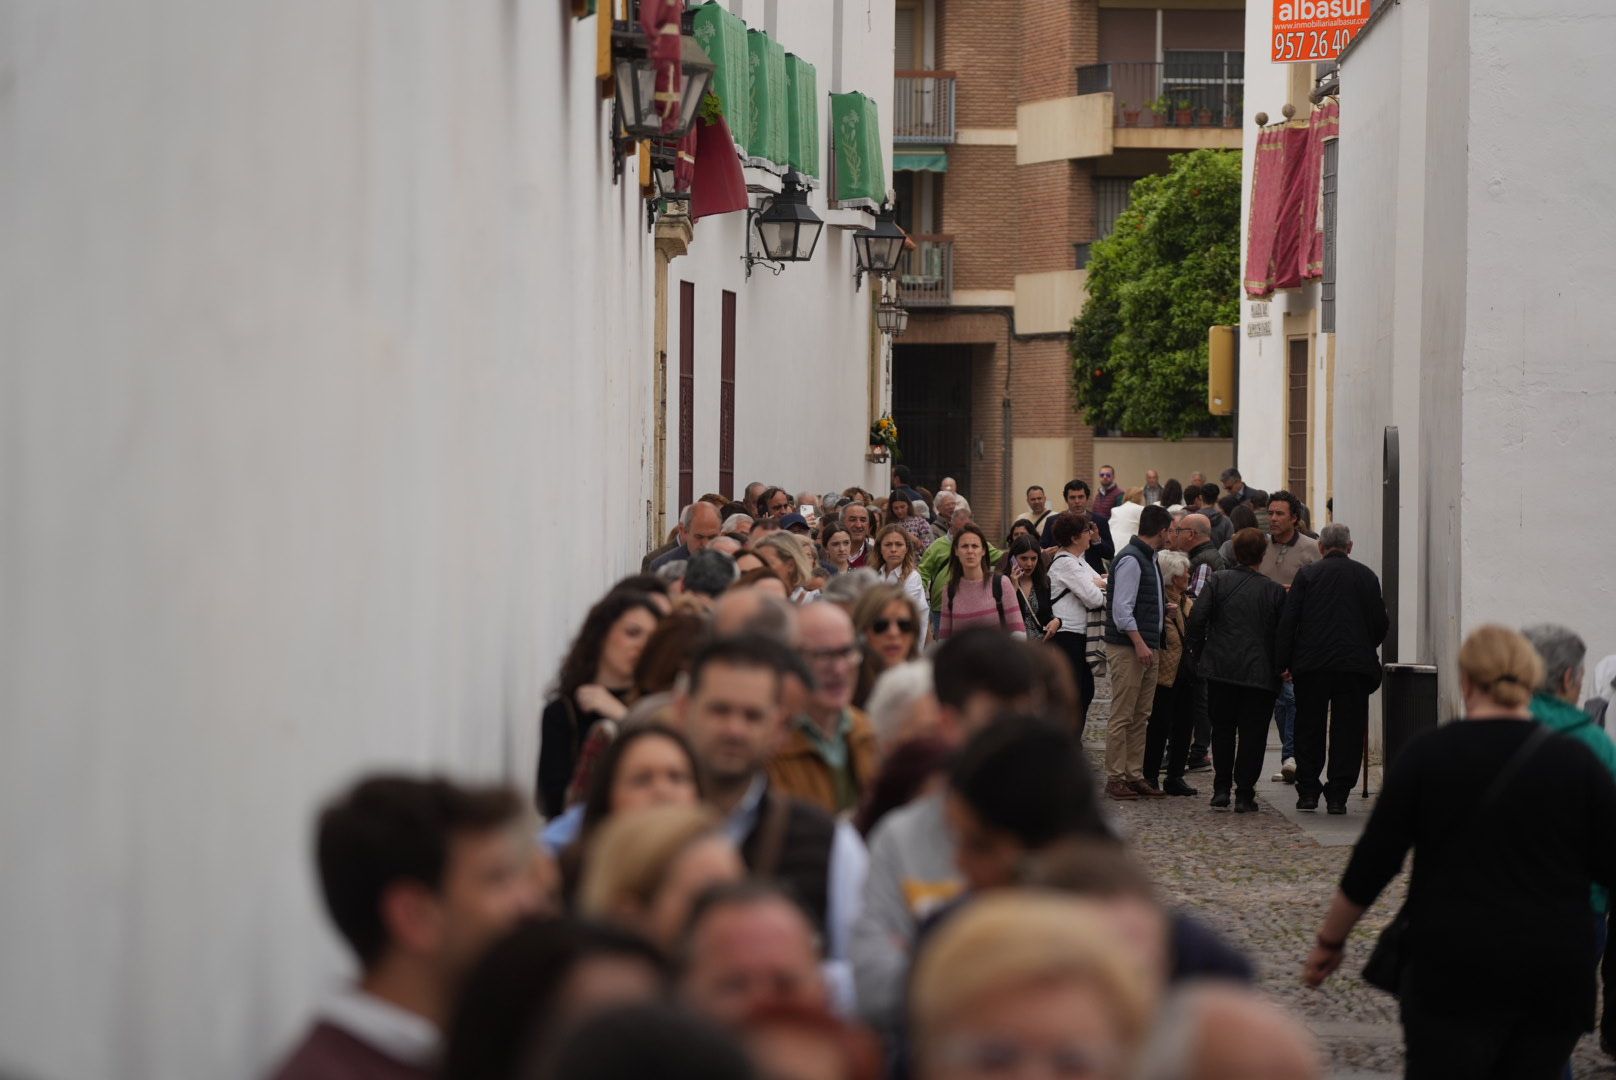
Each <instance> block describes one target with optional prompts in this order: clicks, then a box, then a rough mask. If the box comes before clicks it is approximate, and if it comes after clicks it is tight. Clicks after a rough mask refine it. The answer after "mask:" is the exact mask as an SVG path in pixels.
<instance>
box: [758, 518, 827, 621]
mask: <svg viewBox="0 0 1616 1080" xmlns="http://www.w3.org/2000/svg"><path fill="white" fill-rule="evenodd" d="M812 543H813V542H812V541H811V540H808V539H807V538H806V537H805V538H803V539H801V540H799V539H798V538H797V537H796V536H794V535H792V534H791V533H789V532H786V531H784V530H781V531H777V532H772V533H769V534H768V535H767V536H765V537H764V538H763V539H762V540H759V541H758V542H757V543H756V544H753V545H751V548H752V550H753V551H755V552H756V553H757V556H758V558H760V559H762V560H763V562H764V564H765V565H766V566H768V568H769V569H770V570H772V571H773V572H774V575H775V576H776V577H778V578H779V579H780V583H781V584H782V585H784V586H785V587H786V595H787V596H788V597H789V598H790V599H791V601H792V603H799V604H800V603H802V602H803V601H804V600H811V599H813V597H812V596H809V595H807V594H806V593H805V591H804V590H805V587H806V586H807V584H808V582H809V581H811V580H812V579H813V576H814V560H813V556H812V555H811V554H810V552H809V548H810V547H811V546H812Z"/></svg>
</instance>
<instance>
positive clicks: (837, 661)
mask: <svg viewBox="0 0 1616 1080" xmlns="http://www.w3.org/2000/svg"><path fill="white" fill-rule="evenodd" d="M797 649H798V652H799V654H800V655H801V656H802V658H803V659H804V660H805V661H807V663H808V669H809V671H810V672H812V673H813V677H814V686H813V688H812V689H811V690H810V691H809V695H808V708H807V711H806V712H805V713H803V714H802V715H800V716H794V717H792V718H791V719H790V720H789V721H788V723H787V728H786V733H785V737H784V739H783V740H782V743H781V746H780V748H779V750H778V751H776V753H775V755H774V758H773V760H771V761H770V762H769V780H770V781H771V783H772V784H773V786H774V788H775V790H777V791H781V792H784V793H786V794H789V795H794V796H796V797H797V798H799V799H802V800H803V801H805V802H809V803H812V804H814V805H815V806H818V807H819V808H820V809H822V810H824V811H825V812H826V813H828V814H839V813H843V812H844V811H849V810H854V809H857V807H858V804H859V799H860V797H861V796H862V795H863V793H864V790H865V788H866V787H867V786H868V785H869V784H870V782H871V781H873V780H874V779H875V772H876V768H877V749H876V739H875V731H874V729H873V728H871V726H870V722H869V720H868V719H867V718H866V717H865V715H864V714H863V713H862V712H860V711H859V710H858V709H855V708H853V691H854V689H855V687H856V685H857V682H858V669H859V661H860V660H861V659H862V654H861V653H860V651H859V645H858V635H857V633H855V632H854V630H853V620H852V619H851V618H849V617H848V615H847V612H845V611H843V610H842V609H841V608H840V607H839V606H837V605H836V604H830V603H825V602H823V601H820V602H816V603H812V604H809V605H807V606H806V607H804V608H802V610H801V613H800V615H799V616H798V619H797Z"/></svg>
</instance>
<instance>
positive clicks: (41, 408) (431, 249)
mask: <svg viewBox="0 0 1616 1080" xmlns="http://www.w3.org/2000/svg"><path fill="white" fill-rule="evenodd" d="M599 6H600V8H601V9H602V11H609V10H610V9H611V6H612V5H611V4H610V3H608V2H606V0H602V3H601V4H600V5H599ZM725 7H726V9H727V10H730V11H731V12H732V13H734V14H736V15H738V16H740V17H741V18H743V19H745V20H746V21H747V22H748V23H749V24H750V25H752V26H754V27H757V28H760V29H761V28H765V27H767V28H769V29H770V30H771V31H773V32H774V33H775V34H776V35H777V38H778V40H779V41H781V42H782V43H783V44H784V45H785V47H786V48H787V49H790V50H792V51H793V52H796V53H797V54H798V55H800V56H802V57H804V58H805V59H807V60H809V61H811V62H812V63H813V64H814V65H815V66H816V67H817V69H818V72H819V90H820V91H821V102H820V106H821V107H820V113H819V123H820V128H819V138H820V139H825V138H826V136H827V134H828V122H827V117H826V115H825V112H826V108H827V106H826V103H825V99H824V95H828V94H829V93H831V92H834V91H838V90H846V91H852V90H861V91H863V92H865V93H866V94H868V95H870V96H872V97H873V98H875V99H876V100H877V102H878V105H879V107H880V108H881V111H882V112H883V114H885V107H886V102H887V100H888V95H890V92H891V78H892V61H891V56H892V51H891V50H892V23H891V9H890V5H881V4H877V5H875V6H874V9H873V10H872V11H871V12H869V13H866V11H865V8H864V5H862V4H860V5H857V10H856V11H854V10H853V8H854V5H853V4H851V3H844V0H794V2H793V3H791V4H780V3H777V2H776V0H730V2H727V3H726V4H725ZM883 7H885V9H886V10H885V13H884V14H883V13H882V8H883ZM844 9H845V10H844ZM600 18H601V16H598V15H597V16H591V17H588V18H582V19H574V18H573V17H572V16H571V15H570V13H569V12H568V6H567V5H564V4H563V5H556V4H550V5H539V4H503V5H501V4H469V5H468V4H457V5H445V4H440V3H431V2H425V0H399V2H396V3H389V4H384V5H372V4H359V3H320V4H309V3H280V2H274V3H271V2H263V0H260V2H251V3H245V4H233V5H197V4H193V3H185V2H181V0H152V2H150V3H146V4H142V5H139V6H138V8H137V7H129V8H126V9H123V8H118V7H116V6H114V7H111V8H108V7H106V6H104V5H93V4H84V3H65V4H64V3H59V2H55V0H22V2H21V3H20V4H18V3H13V4H10V5H6V6H5V8H4V11H3V12H0V430H3V431H4V432H5V437H4V438H3V439H0V506H3V507H4V509H3V510H0V522H3V528H0V612H3V615H0V745H3V746H4V748H5V749H4V751H3V752H0V866H4V867H5V877H6V883H5V887H4V889H3V890H0V893H3V899H0V956H3V957H4V962H3V963H0V1071H4V1072H6V1073H7V1074H8V1075H10V1074H13V1073H15V1074H16V1075H25V1076H41V1077H82V1078H86V1080H97V1078H102V1077H158V1076H161V1077H202V1076H257V1075H262V1074H263V1073H264V1071H265V1070H266V1068H267V1067H268V1066H269V1064H270V1063H271V1061H272V1060H273V1059H274V1058H275V1057H276V1056H277V1055H278V1054H279V1053H280V1052H281V1050H282V1049H283V1048H284V1047H285V1045H286V1043H287V1040H288V1039H289V1038H290V1037H292V1036H293V1035H294V1034H295V1033H296V1032H297V1030H298V1029H299V1028H300V1027H301V1026H302V1024H303V1023H304V1021H305V1020H306V1018H307V1017H308V1015H309V1013H310V1011H311V1008H312V1007H313V1005H314V1003H315V1002H316V1001H318V1000H319V998H320V997H321V996H322V995H323V994H325V993H327V992H329V991H330V990H332V989H334V988H335V987H337V986H338V985H340V984H341V983H342V982H343V981H345V980H346V979H347V978H349V977H350V975H351V970H352V963H351V960H350V959H349V957H348V956H347V955H346V951H345V950H344V949H343V947H342V946H341V945H340V943H339V942H338V940H337V938H336V935H335V934H334V933H333V932H332V931H331V930H330V929H329V927H328V925H327V921H326V919H325V917H324V914H323V912H322V911H321V908H320V903H319V898H318V893H317V890H316V888H315V885H314V882H313V880H312V874H311V858H310V851H309V841H310V825H311V821H312V816H313V813H314V811H315V810H316V808H317V807H318V806H319V805H320V803H322V802H323V801H324V800H325V799H327V798H328V797H329V796H330V795H331V794H332V793H333V792H334V791H335V790H336V789H337V788H338V787H339V786H341V785H344V784H346V783H348V782H350V781H351V780H352V779H353V778H354V777H355V776H356V775H357V774H359V773H361V772H364V771H370V770H374V769H379V768H397V769H409V770H436V771H447V772H452V773H454V774H456V775H458V776H462V777H468V778H484V779H486V778H494V777H500V778H505V779H508V780H511V781H515V782H517V783H520V784H523V785H527V784H529V783H530V782H531V778H532V775H533V764H534V759H535V755H536V752H537V737H538V736H537V717H538V714H539V710H540V708H541V706H542V703H543V701H544V698H545V696H546V693H547V689H548V686H549V684H550V683H551V681H552V679H553V677H554V674H555V670H556V667H557V665H558V663H559V660H560V657H561V654H562V652H563V651H564V650H565V648H566V646H567V644H568V641H569V639H570V637H571V635H572V634H573V633H574V631H575V630H576V627H577V625H578V622H579V619H580V618H581V616H582V614H583V612H584V610H585V609H586V607H587V605H588V604H590V603H591V602H592V601H593V600H594V599H595V598H596V597H597V596H598V595H599V594H600V592H601V591H602V590H603V589H604V588H605V587H606V586H607V585H608V584H609V583H610V582H611V581H612V580H614V579H615V578H617V577H619V576H620V575H622V574H624V573H627V572H630V571H632V570H635V569H637V568H638V565H639V560H640V558H641V556H642V555H643V553H644V551H645V550H646V543H647V540H648V539H649V537H650V536H652V535H654V534H656V533H658V532H659V531H660V530H661V528H662V527H664V526H665V524H666V520H667V516H668V515H669V514H670V513H676V512H677V509H678V507H677V505H676V503H677V492H678V480H679V475H680V473H681V472H684V471H687V467H688V472H689V474H690V480H691V483H692V484H693V485H694V487H695V489H696V490H697V491H698V492H700V491H705V490H708V489H710V488H716V487H718V486H719V485H720V460H719V450H720V443H719V438H718V433H719V431H720V430H721V429H722V427H723V421H722V419H721V414H722V413H723V412H724V411H725V410H726V409H729V410H731V413H732V415H733V416H734V417H735V420H734V423H733V428H732V436H733V446H732V450H733V459H732V467H733V469H734V470H737V472H738V481H739V482H740V483H744V482H745V481H746V480H749V479H753V478H762V479H767V480H769V481H771V482H779V483H787V484H793V485H797V484H800V485H802V486H810V485H813V486H818V485H824V486H826V487H828V486H831V485H835V486H837V487H841V486H845V485H846V484H849V483H854V482H863V483H865V484H867V485H872V486H873V485H874V484H875V483H876V479H877V478H876V477H874V476H872V474H871V473H870V472H869V471H867V467H866V463H865V461H864V453H865V450H866V439H865V429H866V428H867V425H868V424H869V421H870V416H871V412H872V398H871V390H870V386H871V385H874V384H876V383H878V380H877V379H875V378H874V377H873V376H872V371H874V372H878V371H879V368H878V367H876V368H872V358H874V360H875V361H879V360H880V358H881V354H880V352H879V350H878V349H877V348H876V345H877V344H878V338H879V335H875V334H873V333H872V330H871V318H870V309H869V296H870V292H871V290H870V289H869V287H868V286H866V287H865V289H864V290H863V291H862V292H855V290H854V282H853V252H852V244H851V240H850V232H849V231H848V229H847V228H845V227H843V228H839V227H837V226H838V225H840V226H847V225H851V224H853V223H855V222H857V221H859V220H860V219H861V218H863V215H856V216H855V215H851V214H849V213H846V212H840V211H831V210H830V209H829V206H828V204H827V201H826V197H825V193H824V190H823V188H822V187H821V188H820V189H818V190H816V191H815V193H814V195H813V196H812V205H813V206H814V208H815V209H816V211H817V212H818V213H820V214H821V216H823V217H825V218H827V220H830V221H831V225H830V226H829V227H827V228H826V230H825V233H824V235H823V237H822V238H821V240H820V242H819V247H818V250H817V251H816V253H815V256H814V259H813V261H812V262H809V263H806V264H801V265H796V266H792V267H791V268H789V269H787V270H786V271H785V272H784V273H783V274H782V275H781V276H780V277H779V278H778V279H775V278H772V277H770V276H769V275H767V274H766V273H764V274H761V275H759V274H754V275H753V277H752V278H751V279H750V280H747V278H746V277H745V274H744V270H743V267H742V263H741V256H742V254H743V252H744V250H745V247H744V241H743V232H744V229H745V224H746V223H745V215H744V214H742V213H734V214H728V215H724V216H721V217H715V218H708V219H705V220H703V221H701V222H699V223H697V224H696V226H695V228H694V231H693V232H692V233H690V234H689V235H688V237H685V238H681V237H680V236H679V235H678V232H679V231H678V229H676V228H672V227H671V226H670V227H669V228H663V229H659V230H653V229H649V228H648V227H647V214H646V203H645V201H644V200H643V198H642V192H641V186H640V182H641V179H642V177H641V176H640V174H639V171H638V165H637V161H636V158H635V156H634V155H633V154H630V155H629V156H628V158H627V160H626V161H625V162H624V166H623V171H622V174H621V175H620V176H619V175H616V170H615V169H614V162H613V157H612V152H611V141H612V140H611V136H612V133H613V128H612V109H611V105H610V103H609V102H608V101H605V100H603V99H602V98H601V96H600V93H599V87H598V83H597V45H598V42H599V40H600V34H599V30H598V20H599V19H600ZM883 164H889V163H885V162H884V163H883ZM888 175H890V173H889V174H888ZM752 179H755V180H756V181H757V183H758V184H759V185H760V187H762V188H763V189H764V191H765V192H766V191H767V190H768V186H769V184H771V183H775V184H777V183H778V181H777V180H774V179H772V178H770V177H763V176H760V177H753V178H752ZM765 197H766V195H765V194H763V193H759V194H758V195H757V196H755V198H754V204H756V203H757V202H760V201H761V200H762V199H763V198H765ZM864 220H867V219H864ZM670 258H671V262H669V261H668V260H669V259H670ZM659 276H665V277H666V278H668V279H669V280H670V281H671V283H672V284H671V289H672V292H673V294H674V295H675V296H676V297H677V296H678V295H679V293H680V291H681V285H680V283H681V282H688V283H689V284H690V285H691V286H692V287H693V289H694V292H695V302H696V310H697V312H698V317H699V319H700V320H701V323H700V325H699V326H692V327H690V329H691V330H693V334H691V335H690V336H691V337H692V338H693V346H692V349H691V351H690V357H691V362H692V367H693V372H692V375H693V378H692V384H693V385H692V390H693V393H692V394H691V396H690V397H689V399H688V400H689V402H690V419H689V427H690V429H691V433H692V439H691V445H692V447H693V450H692V454H691V457H690V459H689V460H681V447H680V440H679V438H678V432H679V430H680V427H681V425H682V424H683V423H684V412H685V410H682V409H681V404H680V391H681V389H682V387H683V384H682V383H681V382H680V378H681V377H680V372H679V368H678V366H677V354H678V348H677V343H678V342H679V341H680V339H681V336H682V331H684V330H685V329H686V327H685V326H683V325H682V324H681V322H680V318H679V315H678V312H677V310H676V311H675V313H674V315H673V317H672V319H671V320H668V321H666V322H664V321H662V320H659V319H658V317H657V316H658V305H657V302H656V301H657V296H658V289H659V286H658V278H659ZM726 293H729V294H731V296H732V300H730V301H726V300H725V299H724V296H725V294H726ZM726 304H729V305H730V306H731V310H732V311H733V313H734V314H733V320H734V327H735V333H734V338H733V358H734V378H733V380H725V379H724V378H722V356H721V353H722V351H723V346H722V343H721V339H720V336H719V335H718V333H717V332H716V331H715V330H714V329H713V327H714V326H715V325H717V324H718V323H719V320H720V319H721V318H722V317H723V310H724V307H725V305H726ZM659 324H660V325H659ZM670 333H671V340H672V341H673V342H674V343H675V346H674V347H673V350H672V352H673V354H674V356H675V360H676V362H675V364H674V365H672V366H671V367H670V368H669V369H668V370H667V373H666V377H667V383H666V384H665V387H664V388H662V389H663V390H664V392H665V393H666V394H667V400H668V407H667V412H666V415H665V427H664V429H659V427H658V424H657V416H658V399H659V397H660V396H661V395H660V394H659V387H658V386H657V385H656V376H657V373H658V371H659V367H658V355H657V353H658V351H659V349H658V344H659V343H663V344H665V343H666V342H667V341H668V340H670V338H669V334H670ZM726 381H728V382H730V383H731V385H730V388H729V389H730V393H731V394H732V396H726V393H725V390H726V388H725V386H724V383H725V382H726ZM874 404H875V405H876V406H878V405H879V402H878V401H877V402H875V403H874ZM659 452H660V453H661V456H662V457H663V459H664V460H665V462H666V465H665V469H664V471H663V474H662V481H661V482H660V483H659V479H658V470H657V467H656V462H657V460H658V457H659ZM754 474H755V475H754Z"/></svg>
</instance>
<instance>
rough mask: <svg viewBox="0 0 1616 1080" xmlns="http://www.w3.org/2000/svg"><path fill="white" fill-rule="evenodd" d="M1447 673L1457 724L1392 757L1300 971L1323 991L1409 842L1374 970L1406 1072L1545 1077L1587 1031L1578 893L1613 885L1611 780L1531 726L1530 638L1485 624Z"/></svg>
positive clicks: (1614, 791)
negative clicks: (1393, 946) (1387, 947)
mask: <svg viewBox="0 0 1616 1080" xmlns="http://www.w3.org/2000/svg"><path fill="white" fill-rule="evenodd" d="M1458 667H1459V690H1460V693H1461V694H1462V695H1463V696H1464V710H1465V718H1464V720H1463V721H1462V722H1459V723H1452V724H1444V725H1442V726H1441V727H1439V728H1437V729H1435V730H1434V731H1429V732H1426V733H1425V734H1423V735H1420V736H1419V737H1418V738H1415V739H1414V740H1412V741H1411V742H1410V743H1409V744H1408V745H1407V746H1406V747H1404V748H1403V750H1402V751H1401V752H1400V753H1399V754H1398V756H1397V758H1396V759H1395V760H1394V761H1393V762H1392V765H1391V768H1390V769H1389V770H1388V771H1387V773H1386V779H1385V782H1384V783H1383V785H1382V787H1381V793H1380V797H1379V799H1378V800H1377V801H1376V803H1375V809H1374V811H1373V812H1372V813H1371V814H1370V817H1369V823H1368V824H1367V825H1366V826H1365V828H1364V832H1363V835H1362V836H1361V837H1359V839H1358V843H1357V845H1356V846H1355V847H1354V848H1353V852H1352V859H1351V861H1350V862H1348V864H1347V868H1346V872H1345V873H1344V874H1343V875H1342V877H1341V884H1340V887H1339V889H1338V890H1337V891H1336V894H1335V897H1334V899H1333V900H1332V901H1331V903H1330V910H1329V913H1328V914H1327V915H1326V916H1325V918H1324V922H1323V924H1322V925H1321V926H1320V927H1319V931H1318V935H1317V938H1316V942H1315V944H1314V946H1313V950H1312V953H1311V954H1310V955H1309V956H1308V958H1307V961H1306V963H1305V965H1304V966H1303V969H1302V977H1303V979H1304V981H1305V982H1306V983H1307V984H1308V985H1310V986H1318V985H1320V984H1322V983H1323V982H1324V980H1325V979H1327V978H1329V977H1330V975H1331V974H1332V973H1334V972H1335V970H1336V969H1337V968H1338V967H1340V966H1341V963H1342V959H1343V957H1344V955H1345V950H1346V946H1347V938H1348V936H1349V935H1350V934H1351V933H1352V929H1353V927H1354V926H1356V925H1357V923H1358V920H1359V919H1360V918H1361V917H1362V916H1363V913H1364V911H1365V910H1366V909H1367V908H1368V907H1369V905H1370V904H1372V903H1374V901H1375V898H1376V897H1377V896H1379V895H1380V893H1381V891H1382V890H1383V889H1384V888H1385V887H1386V885H1387V884H1388V883H1390V881H1391V879H1392V878H1393V877H1395V876H1396V875H1397V873H1398V872H1399V871H1400V870H1401V869H1402V866H1403V861H1404V858H1405V856H1407V854H1408V852H1409V850H1410V849H1413V850H1414V853H1415V857H1414V869H1413V871H1412V876H1411V877H1410V879H1409V887H1408V901H1407V903H1406V905H1405V907H1404V912H1403V915H1402V916H1400V920H1406V921H1405V922H1404V923H1403V925H1404V926H1405V927H1406V929H1404V930H1403V932H1402V933H1403V938H1402V940H1403V941H1404V942H1405V943H1406V947H1405V948H1402V949H1400V950H1398V952H1397V953H1396V954H1395V956H1396V957H1398V958H1399V960H1400V962H1398V963H1385V964H1383V965H1382V967H1383V968H1389V969H1392V970H1389V971H1387V977H1388V981H1394V982H1395V984H1396V985H1397V987H1398V997H1399V999H1400V1000H1401V1010H1400V1011H1401V1017H1402V1021H1403V1036H1404V1043H1405V1059H1406V1062H1407V1070H1408V1071H1407V1075H1408V1076H1409V1077H1411V1078H1412V1080H1423V1078H1425V1077H1456V1076H1463V1077H1496V1078H1498V1080H1549V1078H1551V1077H1555V1076H1558V1075H1560V1072H1561V1070H1562V1068H1563V1067H1564V1066H1565V1064H1566V1061H1567V1059H1568V1058H1569V1057H1570V1055H1571V1049H1572V1047H1573V1046H1575V1045H1576V1042H1577V1039H1578V1037H1579V1036H1580V1035H1581V1033H1582V1032H1584V1031H1587V1030H1589V1029H1591V1028H1592V1027H1593V1021H1594V1000H1595V980H1594V966H1595V965H1594V945H1595V921H1594V919H1593V917H1592V915H1591V913H1590V911H1589V896H1590V890H1591V889H1592V886H1593V885H1594V884H1595V883H1598V884H1601V885H1604V886H1606V887H1607V888H1608V887H1609V886H1610V885H1612V884H1616V845H1613V844H1612V843H1611V838H1612V837H1613V836H1616V780H1613V779H1612V777H1611V774H1610V772H1609V770H1607V769H1606V768H1605V766H1604V765H1603V764H1601V763H1600V761H1599V760H1598V759H1597V758H1596V757H1595V756H1594V755H1593V754H1592V753H1591V752H1590V751H1589V750H1588V748H1587V747H1586V746H1583V745H1582V744H1580V743H1578V742H1577V741H1576V740H1574V739H1571V738H1566V737H1564V736H1561V735H1556V734H1555V733H1554V732H1552V731H1551V730H1550V729H1549V728H1547V727H1544V726H1543V725H1540V724H1535V723H1533V722H1532V714H1531V711H1530V709H1529V705H1530V702H1531V696H1532V688H1533V687H1535V686H1537V685H1539V683H1540V682H1541V681H1542V678H1543V662H1542V661H1541V660H1540V659H1539V658H1538V655H1537V653H1536V651H1535V650H1534V649H1533V648H1532V645H1531V643H1530V642H1528V641H1527V640H1526V638H1525V637H1523V636H1521V635H1520V634H1518V633H1516V632H1515V631H1514V630H1510V629H1508V628H1506V627H1502V626H1483V627H1481V628H1480V629H1478V630H1476V631H1474V632H1473V633H1471V634H1470V636H1469V637H1467V638H1466V639H1465V642H1464V644H1463V645H1462V646H1461V647H1460V649H1459V657H1458ZM1478 943H1485V944H1484V947H1483V946H1481V945H1478ZM1383 958H1385V959H1387V960H1389V959H1391V957H1390V956H1388V955H1387V954H1383Z"/></svg>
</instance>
